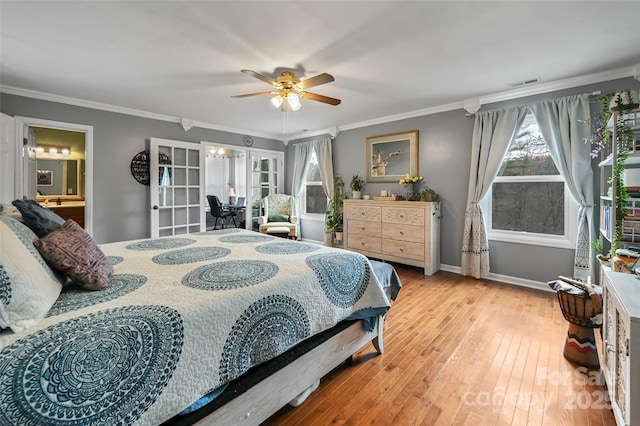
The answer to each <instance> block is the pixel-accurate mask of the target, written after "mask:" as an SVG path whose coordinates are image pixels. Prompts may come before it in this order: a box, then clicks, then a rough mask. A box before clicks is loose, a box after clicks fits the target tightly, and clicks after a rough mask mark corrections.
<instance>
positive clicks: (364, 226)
mask: <svg viewBox="0 0 640 426" xmlns="http://www.w3.org/2000/svg"><path fill="white" fill-rule="evenodd" d="M381 229H382V222H369V221H366V220H349V221H348V222H347V231H348V232H349V235H364V236H369V237H378V238H380V232H381Z"/></svg>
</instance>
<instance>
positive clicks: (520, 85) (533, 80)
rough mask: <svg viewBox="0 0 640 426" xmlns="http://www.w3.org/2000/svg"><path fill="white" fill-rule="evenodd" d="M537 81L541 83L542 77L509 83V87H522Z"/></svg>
mask: <svg viewBox="0 0 640 426" xmlns="http://www.w3.org/2000/svg"><path fill="white" fill-rule="evenodd" d="M535 83H540V77H536V78H530V79H529V80H523V81H516V82H515V83H511V84H509V87H522V86H528V85H530V84H535Z"/></svg>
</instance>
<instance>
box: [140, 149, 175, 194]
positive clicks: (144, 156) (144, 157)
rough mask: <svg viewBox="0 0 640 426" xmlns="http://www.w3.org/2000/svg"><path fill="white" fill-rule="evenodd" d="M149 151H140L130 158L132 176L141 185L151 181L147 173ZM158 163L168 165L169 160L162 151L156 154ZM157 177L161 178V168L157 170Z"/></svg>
mask: <svg viewBox="0 0 640 426" xmlns="http://www.w3.org/2000/svg"><path fill="white" fill-rule="evenodd" d="M150 155H151V154H150V153H149V151H140V152H139V153H137V154H136V155H134V156H133V159H132V160H131V174H132V175H133V177H134V178H135V179H136V180H137V181H138V182H140V183H141V184H143V185H147V186H149V184H150V183H151V181H150V177H149V176H150V175H149V158H150ZM158 164H160V165H170V164H171V160H170V159H169V157H168V156H167V155H166V154H163V153H162V152H161V153H159V154H158ZM158 179H162V170H160V171H159V176H158Z"/></svg>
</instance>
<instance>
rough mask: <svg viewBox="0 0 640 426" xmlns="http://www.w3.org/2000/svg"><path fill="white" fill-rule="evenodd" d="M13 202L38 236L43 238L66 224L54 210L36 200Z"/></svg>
mask: <svg viewBox="0 0 640 426" xmlns="http://www.w3.org/2000/svg"><path fill="white" fill-rule="evenodd" d="M11 204H13V205H14V206H16V208H17V209H18V210H20V213H21V214H22V220H24V223H25V224H26V225H27V226H28V227H29V228H30V229H31V230H32V231H33V232H34V233H35V234H36V235H37V236H38V238H42V237H44V236H45V235H47V234H48V233H49V232H51V231H55V230H56V229H58V228H60V227H62V225H64V219H63V218H61V217H60V216H58V215H57V214H55V213H54V212H53V211H51V210H49V209H45V208H44V207H42V206H41V205H40V204H38V202H37V201H36V200H14V201H13V202H12V203H11Z"/></svg>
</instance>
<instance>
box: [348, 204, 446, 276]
mask: <svg viewBox="0 0 640 426" xmlns="http://www.w3.org/2000/svg"><path fill="white" fill-rule="evenodd" d="M439 210H440V203H438V202H421V201H377V200H374V201H369V200H344V222H345V229H344V247H345V248H346V249H348V250H353V251H357V252H359V253H362V254H364V255H365V256H367V257H371V258H374V259H381V260H388V261H392V262H397V263H402V264H406V265H413V266H418V267H421V268H424V273H425V275H432V274H434V273H435V272H437V271H438V270H439V269H440V214H439Z"/></svg>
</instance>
